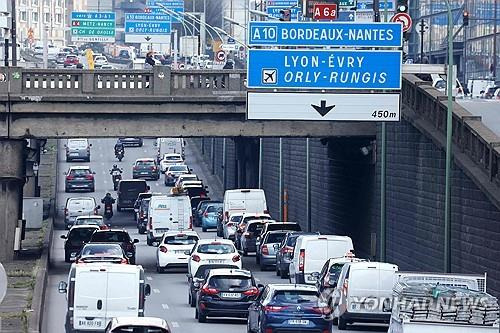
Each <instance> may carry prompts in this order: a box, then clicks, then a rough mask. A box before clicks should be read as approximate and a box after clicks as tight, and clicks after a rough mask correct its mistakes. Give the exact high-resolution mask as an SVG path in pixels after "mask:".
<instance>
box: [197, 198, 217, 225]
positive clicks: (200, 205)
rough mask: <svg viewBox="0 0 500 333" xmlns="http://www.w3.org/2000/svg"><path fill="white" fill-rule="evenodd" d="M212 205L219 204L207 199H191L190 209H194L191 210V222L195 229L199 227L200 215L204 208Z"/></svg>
mask: <svg viewBox="0 0 500 333" xmlns="http://www.w3.org/2000/svg"><path fill="white" fill-rule="evenodd" d="M212 203H221V202H220V201H217V200H210V198H207V197H193V198H191V207H196V208H195V209H193V221H194V225H195V226H196V227H201V215H202V214H203V212H204V211H205V208H207V206H208V205H209V204H212Z"/></svg>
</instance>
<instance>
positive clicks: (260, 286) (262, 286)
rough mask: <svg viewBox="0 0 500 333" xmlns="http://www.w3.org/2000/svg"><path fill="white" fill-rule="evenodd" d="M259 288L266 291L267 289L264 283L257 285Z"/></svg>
mask: <svg viewBox="0 0 500 333" xmlns="http://www.w3.org/2000/svg"><path fill="white" fill-rule="evenodd" d="M257 288H259V289H264V288H265V286H264V285H263V284H262V283H259V284H258V285H257Z"/></svg>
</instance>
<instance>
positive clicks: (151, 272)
mask: <svg viewBox="0 0 500 333" xmlns="http://www.w3.org/2000/svg"><path fill="white" fill-rule="evenodd" d="M90 142H91V143H92V148H91V162H90V163H82V162H72V163H66V162H65V154H64V141H60V142H59V161H58V173H59V176H58V184H57V188H58V189H57V209H58V212H59V218H58V220H57V223H56V230H55V231H54V236H53V240H52V249H51V266H50V269H49V277H48V284H47V290H46V296H45V312H44V320H43V331H42V332H44V333H60V332H61V333H62V332H64V320H65V315H66V297H65V295H64V294H59V293H58V290H57V285H58V283H59V282H60V281H66V280H67V274H68V270H69V264H67V263H65V262H64V241H63V240H62V239H61V238H60V236H61V235H63V234H65V233H66V231H65V230H63V222H62V218H61V217H62V210H63V209H64V204H65V201H66V198H68V197H75V196H80V195H83V196H87V195H89V196H93V197H95V198H96V200H97V201H99V202H100V199H101V198H102V197H103V196H104V195H105V193H106V192H110V193H112V195H113V197H116V192H114V191H113V183H112V181H111V176H110V175H109V169H110V168H111V167H112V165H113V164H118V165H119V166H120V167H121V168H123V170H124V174H123V178H124V179H127V178H131V176H132V164H133V162H134V161H135V160H136V159H137V158H141V157H154V156H155V150H154V146H153V143H154V140H144V146H143V147H140V148H129V147H127V148H126V149H125V158H124V159H123V161H122V162H118V161H117V160H116V159H115V158H114V151H113V146H114V143H115V142H116V140H111V139H96V140H90ZM186 163H187V164H188V165H189V166H190V167H191V168H193V171H194V173H196V174H198V175H199V176H200V177H201V178H202V179H203V180H204V181H205V183H206V184H208V185H209V187H210V178H211V177H212V176H211V175H210V174H209V173H208V172H207V173H204V172H203V171H204V168H203V167H202V166H201V165H200V164H199V163H198V159H197V158H196V156H194V153H193V151H191V149H190V146H189V144H188V145H187V146H186ZM69 164H71V165H90V166H91V168H92V169H93V171H95V172H96V175H95V177H96V192H94V193H65V192H64V177H65V176H64V171H66V170H67V169H68V167H69ZM148 184H149V185H150V186H151V191H153V192H162V193H167V192H168V190H169V188H167V187H165V185H164V184H163V178H160V180H159V181H149V182H148ZM209 189H210V188H209ZM211 196H212V197H215V198H217V197H219V196H220V193H219V194H216V193H211ZM114 208H116V207H114ZM114 214H115V215H114V216H113V218H112V219H111V225H112V227H124V228H126V229H127V230H128V232H129V233H130V235H131V237H132V238H138V239H139V240H140V242H139V243H138V244H137V264H138V265H142V266H143V267H144V269H145V272H146V279H147V283H149V284H150V285H151V288H152V293H151V296H149V297H148V298H147V300H146V310H145V315H146V316H155V317H161V318H164V319H165V320H167V321H168V322H169V324H170V325H171V327H172V329H173V332H190V333H197V332H200V333H212V332H213V333H226V332H227V333H234V332H246V321H245V320H241V319H220V318H214V319H209V320H208V322H207V323H204V324H201V323H198V321H197V320H195V318H194V309H193V308H191V307H189V305H188V304H187V297H188V296H187V295H188V294H187V290H188V289H187V287H188V286H187V283H186V271H184V270H172V271H169V272H167V273H164V274H158V273H157V272H156V268H155V261H156V259H155V258H156V254H155V251H156V249H155V248H154V247H151V246H147V245H146V236H145V235H140V234H139V233H138V232H137V229H136V228H135V225H134V219H133V215H132V213H130V212H121V213H119V212H116V211H115V212H114ZM196 229H197V231H198V233H199V234H200V235H201V236H202V237H203V238H208V237H216V235H215V231H209V232H205V233H203V232H202V231H201V230H200V229H199V228H196ZM243 266H244V267H245V268H247V269H250V270H251V271H253V272H254V274H255V277H256V279H257V280H258V283H262V284H268V283H283V282H286V280H282V279H280V278H279V277H277V276H276V274H275V272H274V271H266V272H261V271H260V270H259V269H258V266H257V265H256V264H255V258H254V257H253V256H250V257H245V258H243ZM352 329H355V330H352ZM335 330H336V328H334V331H335ZM351 330H352V332H374V331H375V332H386V331H387V326H365V325H363V326H362V325H356V326H353V327H352V328H351Z"/></svg>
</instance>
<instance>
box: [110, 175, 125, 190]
mask: <svg viewBox="0 0 500 333" xmlns="http://www.w3.org/2000/svg"><path fill="white" fill-rule="evenodd" d="M111 178H112V179H113V189H114V190H115V191H116V190H117V189H118V182H119V181H120V180H122V173H121V172H120V171H119V170H114V171H112V172H111Z"/></svg>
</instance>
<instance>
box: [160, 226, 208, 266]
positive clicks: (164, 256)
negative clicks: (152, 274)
mask: <svg viewBox="0 0 500 333" xmlns="http://www.w3.org/2000/svg"><path fill="white" fill-rule="evenodd" d="M199 239H200V236H199V235H198V233H197V232H196V231H193V230H186V231H178V230H175V231H167V232H166V233H164V234H163V237H162V239H161V241H160V245H158V248H157V250H156V271H157V272H158V273H162V272H163V271H164V270H165V269H167V268H169V267H185V266H187V264H188V260H189V254H186V251H187V253H190V252H191V251H192V250H193V247H194V245H195V244H196V242H197V241H198V240H199Z"/></svg>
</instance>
